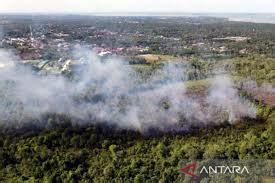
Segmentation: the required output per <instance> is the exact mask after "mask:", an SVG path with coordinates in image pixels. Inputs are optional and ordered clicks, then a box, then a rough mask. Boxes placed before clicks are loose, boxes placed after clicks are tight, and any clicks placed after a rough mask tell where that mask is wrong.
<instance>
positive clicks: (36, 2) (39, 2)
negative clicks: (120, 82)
mask: <svg viewBox="0 0 275 183" xmlns="http://www.w3.org/2000/svg"><path fill="white" fill-rule="evenodd" d="M6 12H15V13H21V12H26V13H34V12H41V13H64V12H65V13H100V12H110V13H115V12H182V13H275V0H0V13H6Z"/></svg>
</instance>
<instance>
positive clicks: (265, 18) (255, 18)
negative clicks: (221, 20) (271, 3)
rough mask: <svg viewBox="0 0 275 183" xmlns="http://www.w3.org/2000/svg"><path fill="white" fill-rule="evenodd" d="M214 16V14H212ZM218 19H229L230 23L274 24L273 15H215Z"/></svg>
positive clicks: (274, 15)
mask: <svg viewBox="0 0 275 183" xmlns="http://www.w3.org/2000/svg"><path fill="white" fill-rule="evenodd" d="M213 15H215V14H213ZM217 16H218V17H226V18H229V20H230V21H242V22H254V23H271V24H275V14H273V13H270V14H268V13H265V14H263V13H262V14H217Z"/></svg>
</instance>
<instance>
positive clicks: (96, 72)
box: [0, 51, 255, 131]
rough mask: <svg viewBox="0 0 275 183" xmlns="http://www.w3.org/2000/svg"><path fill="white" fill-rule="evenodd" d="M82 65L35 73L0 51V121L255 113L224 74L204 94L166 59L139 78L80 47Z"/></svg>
mask: <svg viewBox="0 0 275 183" xmlns="http://www.w3.org/2000/svg"><path fill="white" fill-rule="evenodd" d="M83 55H85V61H86V65H85V70H84V71H82V72H81V73H80V78H79V79H78V80H77V81H69V80H68V79H67V78H65V77H63V76H61V75H60V76H39V75H36V74H34V73H32V71H31V69H29V68H26V67H18V66H17V64H14V63H15V62H17V61H18V59H17V58H16V57H14V56H12V54H10V53H7V52H6V51H0V84H1V89H0V99H1V100H0V117H1V119H0V121H1V123H3V124H7V123H11V124H21V123H25V122H27V121H28V120H33V119H36V120H38V121H42V119H41V117H42V116H43V115H45V114H51V113H54V114H62V115H66V116H69V117H71V118H72V119H75V121H74V122H76V123H77V122H79V121H82V122H83V121H84V122H86V123H95V122H97V123H99V122H107V123H110V124H115V125H118V126H119V127H121V128H131V129H136V130H140V131H143V130H147V129H148V128H157V129H159V130H163V131H167V130H170V129H173V130H188V128H189V127H190V126H192V125H202V124H203V125H207V124H219V123H222V122H225V121H229V122H232V123H233V122H234V121H236V120H238V119H240V118H242V117H245V116H249V117H255V109H254V108H253V107H251V104H250V103H249V102H248V101H245V100H242V99H241V98H240V97H239V96H238V93H237V90H236V89H234V87H233V83H232V82H231V80H230V78H229V77H228V76H218V77H216V78H215V79H213V82H212V84H211V87H210V88H209V95H207V96H200V95H199V94H196V93H194V94H193V96H191V97H190V96H189V95H187V94H186V91H187V90H188V89H187V88H186V86H185V84H184V81H185V80H186V78H187V77H186V72H185V69H184V68H185V67H181V66H179V65H177V64H173V63H167V64H166V65H165V66H164V67H163V68H162V69H161V70H160V71H159V72H156V73H155V74H154V75H153V76H152V77H150V79H148V80H146V81H143V80H142V79H141V78H140V76H139V75H138V74H137V73H136V71H134V70H133V69H132V68H131V66H129V65H126V64H124V62H121V61H119V60H116V59H110V60H107V61H104V62H103V61H101V60H99V59H98V58H97V57H96V56H94V55H93V54H90V53H88V54H87V52H86V51H85V52H84V53H83Z"/></svg>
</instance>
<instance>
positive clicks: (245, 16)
mask: <svg viewBox="0 0 275 183" xmlns="http://www.w3.org/2000/svg"><path fill="white" fill-rule="evenodd" d="M93 15H98V16H175V17H179V16H185V17H197V16H211V17H220V18H228V19H229V20H230V21H242V22H254V23H271V24H275V13H177V12H174V13H169V12H167V13H161V12H159V13H158V12H154V13H145V12H140V13H139V12H136V13H94V14H93Z"/></svg>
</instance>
